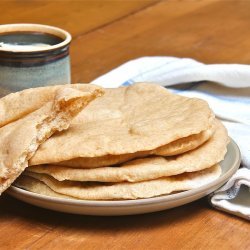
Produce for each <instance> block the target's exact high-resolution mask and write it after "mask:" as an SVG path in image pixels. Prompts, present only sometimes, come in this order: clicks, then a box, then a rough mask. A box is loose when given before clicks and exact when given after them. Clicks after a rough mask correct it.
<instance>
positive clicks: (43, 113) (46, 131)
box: [0, 87, 102, 194]
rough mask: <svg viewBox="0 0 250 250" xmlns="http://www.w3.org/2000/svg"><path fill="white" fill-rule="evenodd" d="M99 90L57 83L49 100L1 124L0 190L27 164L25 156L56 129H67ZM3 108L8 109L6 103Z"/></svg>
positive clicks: (27, 158) (28, 156)
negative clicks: (5, 123) (25, 113)
mask: <svg viewBox="0 0 250 250" xmlns="http://www.w3.org/2000/svg"><path fill="white" fill-rule="evenodd" d="M101 93H102V91H101V89H100V88H99V87H96V90H95V91H94V89H92V91H90V92H88V91H85V92H81V91H78V90H75V89H74V88H70V87H66V88H65V87H60V88H58V89H57V91H56V92H55V93H54V97H53V98H52V100H51V101H49V102H46V103H45V104H44V105H42V106H41V107H40V108H39V109H37V110H36V111H34V112H31V113H29V114H28V115H26V116H24V117H22V118H21V119H18V120H16V121H14V122H12V123H9V124H7V125H5V126H2V127H1V128H0V140H1V144H0V194H1V193H2V192H3V191H4V190H6V189H7V188H8V187H9V186H10V185H11V183H12V182H13V181H14V180H15V179H16V178H17V177H18V176H19V175H20V174H21V173H22V171H23V170H24V169H25V168H26V167H27V166H28V160H29V159H30V158H31V157H32V155H33V154H34V153H35V151H36V150H37V147H38V146H39V145H40V144H41V143H42V142H44V141H45V140H46V139H47V138H48V137H50V136H51V135H52V134H53V133H54V132H55V131H57V130H58V131H61V130H63V129H67V128H68V127H69V124H70V121H71V120H72V119H73V117H74V116H75V115H77V114H78V113H79V112H80V111H81V110H82V108H83V107H85V106H86V105H87V104H88V103H89V102H90V101H91V100H93V99H94V98H96V97H97V96H99V95H100V94H101ZM16 95H17V96H18V94H16ZM5 99H8V98H7V97H6V98H5ZM13 101H15V100H14V99H13ZM13 105H14V104H13ZM13 105H11V106H13ZM5 108H6V110H7V107H6V106H5ZM15 112H16V113H18V110H17V109H16V111H15ZM2 113H3V112H2ZM7 117H8V115H7ZM3 120H4V119H2V121H3ZM7 120H8V119H6V121H7Z"/></svg>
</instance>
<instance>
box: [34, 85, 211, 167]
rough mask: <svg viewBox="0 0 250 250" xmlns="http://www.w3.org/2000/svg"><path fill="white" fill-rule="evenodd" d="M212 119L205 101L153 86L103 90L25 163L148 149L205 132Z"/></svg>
mask: <svg viewBox="0 0 250 250" xmlns="http://www.w3.org/2000/svg"><path fill="white" fill-rule="evenodd" d="M213 117H214V114H213V113H212V111H211V110H210V108H209V106H208V104H207V103H206V102H205V101H203V100H200V99H196V98H187V97H182V96H178V95H174V94H171V93H169V92H168V91H167V90H166V89H165V88H163V87H161V86H158V85H156V84H146V83H139V84H134V85H132V86H129V87H122V88H117V89H107V90H106V91H105V95H104V96H103V97H101V98H98V99H96V100H95V101H94V102H92V103H91V104H90V105H89V106H88V107H87V108H86V109H85V110H84V111H83V112H81V113H80V114H79V115H78V116H77V117H76V119H74V121H73V123H72V124H71V126H70V128H69V129H68V130H67V131H65V132H62V133H57V134H55V135H54V136H53V137H51V138H50V139H49V140H47V141H46V142H45V143H43V145H42V146H41V147H40V148H39V149H38V151H37V152H36V154H35V155H34V157H33V158H32V159H31V161H30V164H31V165H37V164H44V163H55V162H61V161H66V160H70V159H74V158H79V157H100V156H105V155H108V154H110V155H121V154H128V153H135V152H138V151H146V150H153V149H155V148H158V147H160V146H163V145H166V144H168V143H170V142H172V141H175V140H177V139H180V138H183V137H187V136H190V135H193V134H198V133H200V132H201V131H204V130H207V129H208V128H209V127H210V126H211V120H212V119H213Z"/></svg>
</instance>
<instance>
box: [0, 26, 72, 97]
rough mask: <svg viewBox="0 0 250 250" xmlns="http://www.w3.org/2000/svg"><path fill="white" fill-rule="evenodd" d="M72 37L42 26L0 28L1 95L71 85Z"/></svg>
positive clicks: (55, 29)
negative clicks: (44, 87)
mask: <svg viewBox="0 0 250 250" xmlns="http://www.w3.org/2000/svg"><path fill="white" fill-rule="evenodd" d="M70 42H71V35H70V34H69V33H68V32H67V31H65V30H62V29H59V28H56V27H52V26H48V25H41V24H5V25H0V95H1V96H3V95H5V94H8V93H10V92H15V91H19V90H22V89H25V88H32V87H38V86H47V85H57V84H67V83H70V58H69V45H70Z"/></svg>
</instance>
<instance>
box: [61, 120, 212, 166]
mask: <svg viewBox="0 0 250 250" xmlns="http://www.w3.org/2000/svg"><path fill="white" fill-rule="evenodd" d="M214 131H215V125H214V124H212V126H211V127H210V128H209V129H207V130H205V131H202V132H201V133H199V134H195V135H190V136H188V137H184V138H181V139H178V140H176V141H173V142H170V143H169V144H167V145H164V146H161V147H159V148H156V149H154V150H150V151H141V152H136V153H132V154H123V155H105V156H100V157H89V158H88V157H85V158H84V157H82V158H75V159H72V160H68V161H63V162H59V163H57V165H60V166H66V167H73V168H97V167H104V166H111V165H115V164H120V163H123V162H126V161H129V160H132V159H135V158H139V157H145V156H148V155H161V156H173V155H177V154H182V153H185V152H187V151H190V150H193V149H195V148H197V147H198V146H200V145H202V144H203V143H204V142H205V141H207V140H208V139H209V138H210V137H211V136H212V135H213V133H214Z"/></svg>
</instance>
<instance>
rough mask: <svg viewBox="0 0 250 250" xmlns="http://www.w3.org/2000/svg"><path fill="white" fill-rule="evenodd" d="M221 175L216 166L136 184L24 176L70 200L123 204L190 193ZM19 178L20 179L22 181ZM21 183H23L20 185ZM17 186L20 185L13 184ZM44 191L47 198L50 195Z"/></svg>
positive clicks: (35, 189)
mask: <svg viewBox="0 0 250 250" xmlns="http://www.w3.org/2000/svg"><path fill="white" fill-rule="evenodd" d="M220 174H221V168H220V166H219V165H215V166H213V167H210V168H208V169H205V170H202V171H198V172H194V173H185V174H181V175H178V176H171V177H165V178H160V179H156V180H150V181H144V182H136V183H128V182H123V183H96V182H93V183H91V182H85V183H84V182H73V181H62V182H60V181H57V180H55V179H54V178H53V177H50V176H48V175H44V174H37V173H25V175H28V176H30V177H33V178H35V179H37V180H39V181H41V182H43V183H44V184H46V185H47V186H48V187H49V188H50V189H51V190H53V191H54V192H56V193H59V194H63V195H66V196H69V197H74V198H77V199H83V200H122V199H140V198H149V197H155V196H159V195H163V194H170V193H172V192H178V191H184V190H190V189H194V188H198V187H201V186H203V185H206V184H208V183H210V182H212V181H214V180H216V179H217V178H218V177H219V176H220ZM21 178H22V177H21ZM23 182H24V181H23ZM16 185H17V186H19V185H20V183H19V182H17V183H16ZM20 186H21V187H23V188H25V189H27V190H30V191H33V192H36V193H41V192H43V189H41V188H40V187H39V186H37V185H36V184H35V185H34V183H33V184H30V183H29V182H27V183H25V185H24V184H23V183H22V185H20ZM53 194H54V193H49V192H48V190H47V193H46V195H52V196H53Z"/></svg>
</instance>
